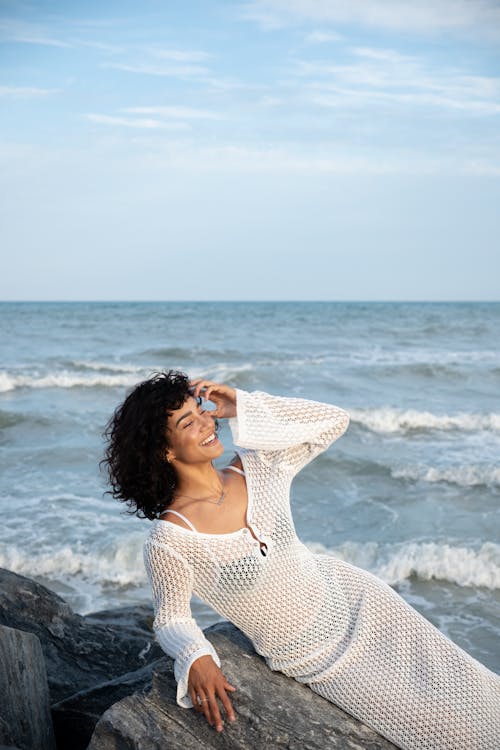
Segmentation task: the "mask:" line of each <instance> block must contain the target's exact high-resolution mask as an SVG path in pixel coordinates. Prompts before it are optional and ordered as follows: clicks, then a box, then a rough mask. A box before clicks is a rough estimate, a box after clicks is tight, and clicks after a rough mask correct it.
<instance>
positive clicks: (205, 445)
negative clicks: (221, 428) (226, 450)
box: [200, 432, 218, 448]
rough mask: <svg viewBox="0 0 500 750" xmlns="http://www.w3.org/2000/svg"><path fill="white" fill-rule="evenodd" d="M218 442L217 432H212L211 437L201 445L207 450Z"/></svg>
mask: <svg viewBox="0 0 500 750" xmlns="http://www.w3.org/2000/svg"><path fill="white" fill-rule="evenodd" d="M217 440H218V438H217V435H216V434H215V432H212V434H211V435H209V436H208V437H207V438H205V440H204V441H203V442H202V443H200V445H202V446H203V447H204V448H205V447H207V446H209V445H213V444H214V443H216V442H217Z"/></svg>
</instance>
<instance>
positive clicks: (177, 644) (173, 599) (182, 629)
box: [144, 539, 235, 731]
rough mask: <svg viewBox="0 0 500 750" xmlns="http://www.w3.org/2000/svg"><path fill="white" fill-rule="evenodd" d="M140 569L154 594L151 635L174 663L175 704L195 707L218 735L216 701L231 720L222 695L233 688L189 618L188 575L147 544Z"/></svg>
mask: <svg viewBox="0 0 500 750" xmlns="http://www.w3.org/2000/svg"><path fill="white" fill-rule="evenodd" d="M144 563H145V567H146V571H147V574H148V578H149V580H150V583H151V588H152V594H153V603H154V609H155V619H154V622H153V629H154V631H155V634H156V638H157V640H158V642H159V644H160V646H161V647H162V649H163V650H164V651H165V652H166V653H167V654H168V655H169V656H171V657H172V658H173V659H174V660H175V663H174V674H175V678H176V680H177V703H178V704H179V705H180V706H182V707H183V708H191V707H192V706H194V708H195V710H196V711H198V712H200V713H203V714H204V715H205V717H206V719H207V721H208V722H209V724H211V725H212V726H215V728H216V729H217V731H220V730H221V729H222V719H221V716H220V711H219V706H218V703H217V698H219V699H220V701H221V703H222V705H223V706H224V708H225V711H226V714H227V716H228V718H229V719H230V720H234V711H233V708H232V705H231V701H230V699H229V696H228V695H227V691H233V690H235V688H234V687H233V686H232V685H230V684H229V683H228V682H227V680H226V679H225V677H224V675H223V673H222V672H221V670H220V660H219V657H218V655H217V652H216V651H215V649H214V647H213V646H212V644H211V643H210V641H208V640H207V639H206V638H205V636H204V634H203V631H202V630H201V628H200V627H199V626H198V625H197V624H196V622H195V620H194V618H193V616H192V614H191V608H190V601H191V592H192V572H191V569H190V567H189V566H188V564H187V563H186V561H184V560H183V558H182V557H181V556H180V555H177V554H176V553H175V552H174V551H173V550H171V549H170V548H169V547H167V546H166V545H163V544H159V543H156V542H154V541H151V540H149V539H148V540H147V541H146V543H145V545H144ZM198 697H199V698H200V699H201V703H200V702H198Z"/></svg>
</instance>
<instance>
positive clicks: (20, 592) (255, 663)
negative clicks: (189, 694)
mask: <svg viewBox="0 0 500 750" xmlns="http://www.w3.org/2000/svg"><path fill="white" fill-rule="evenodd" d="M0 624H5V625H6V626H8V627H14V628H18V629H19V630H22V631H27V632H28V633H33V634H35V635H36V636H38V638H39V639H40V644H41V650H42V651H43V655H44V658H45V663H46V667H47V675H48V683H49V688H50V694H51V701H52V703H55V705H53V706H52V710H53V713H52V715H53V719H54V726H55V728H56V742H57V747H58V750H84V748H86V746H87V743H88V741H89V738H90V737H91V739H90V744H89V745H88V750H166V748H168V749H169V750H170V749H172V750H177V749H178V750H181V749H182V750H191V749H192V750H194V749H195V748H196V750H198V749H199V748H200V747H203V748H234V749H235V750H236V749H237V750H260V748H264V747H272V748H288V750H299V748H300V749H301V750H302V749H304V750H320V748H321V750H323V748H329V750H330V748H331V749H332V750H337V749H338V750H390V748H392V749H394V746H393V745H391V744H390V743H389V742H387V741H386V740H384V739H382V738H381V737H379V736H378V735H377V734H376V733H375V732H373V731H372V730H370V729H368V728H367V727H365V726H363V725H362V724H361V723H360V722H358V721H356V720H355V719H353V718H351V717H350V716H348V715H347V714H345V713H344V712H343V711H341V710H340V709H338V708H336V707H335V706H333V705H332V704H331V703H329V702H328V701H326V700H324V699H323V698H321V697H320V696H318V695H316V694H315V693H313V692H312V691H311V690H310V689H309V688H307V687H305V686H304V685H300V684H299V683H297V682H295V681H294V680H292V679H290V678H288V677H285V676H284V675H282V674H279V673H277V672H271V670H270V669H269V668H268V667H267V665H266V664H265V662H264V660H263V659H262V658H261V657H260V656H258V655H257V654H256V653H255V651H254V649H253V647H252V645H251V643H250V642H249V641H248V639H247V638H245V636H244V635H243V634H242V633H241V632H240V631H239V630H237V629H236V628H235V627H233V626H232V625H230V624H229V623H219V624H217V625H213V626H212V627H211V628H209V629H208V630H207V631H206V633H207V636H208V638H209V639H210V640H211V641H212V642H213V644H214V646H215V648H216V649H217V651H218V652H219V654H220V657H221V660H222V662H223V666H224V673H225V674H226V675H227V677H228V679H229V680H230V681H231V682H232V683H233V684H234V685H235V686H236V687H237V692H236V693H235V694H234V699H233V705H234V707H235V711H236V714H237V720H236V722H235V723H234V724H232V725H231V724H229V723H227V724H226V727H225V728H224V731H223V732H222V733H221V734H218V733H216V732H215V730H213V729H212V728H211V727H209V726H208V724H207V723H206V721H205V719H204V717H203V716H201V715H198V714H195V712H194V711H192V710H191V711H189V710H186V709H182V708H180V707H179V706H177V704H176V700H175V696H176V684H175V679H174V675H173V665H172V660H171V659H169V658H167V657H164V655H163V652H162V651H161V649H160V648H159V647H158V646H157V645H155V644H153V643H152V632H151V624H152V610H151V609H150V608H149V607H126V608H122V609H119V610H112V611H105V612H99V613H95V614H92V615H89V616H87V617H82V616H80V615H77V614H75V613H74V612H73V611H72V610H71V608H70V607H69V606H68V605H67V604H66V603H65V602H64V601H63V600H62V599H61V598H60V597H59V596H57V595H56V594H54V593H53V592H51V591H49V590H48V589H46V588H45V587H44V586H41V585H40V584H38V583H36V582H35V581H32V580H31V579H28V578H25V577H24V576H19V575H16V574H15V573H11V572H10V571H6V570H3V569H1V568H0ZM23 635H26V633H24V634H23ZM96 722H97V725H96ZM46 724H47V726H50V721H49V720H47V722H46ZM2 727H3V729H4V730H5V731H4V734H2V733H1V732H2ZM94 727H95V731H93V730H94ZM92 732H93V734H92ZM91 735H92V736H91ZM1 742H3V743H4V746H14V745H15V746H17V747H18V748H20V750H27V746H26V745H23V744H21V743H20V741H19V738H18V737H17V735H13V734H12V732H11V728H10V725H8V724H7V722H4V723H3V724H2V719H0V743H1ZM32 747H33V748H35V747H38V746H37V745H33V746H32ZM0 750H2V747H1V746H0ZM30 750H31V748H30Z"/></svg>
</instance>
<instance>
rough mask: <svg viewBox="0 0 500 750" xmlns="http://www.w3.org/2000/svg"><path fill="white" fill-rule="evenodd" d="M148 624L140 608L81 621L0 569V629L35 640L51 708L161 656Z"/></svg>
mask: <svg viewBox="0 0 500 750" xmlns="http://www.w3.org/2000/svg"><path fill="white" fill-rule="evenodd" d="M151 622H152V612H151V610H150V609H149V608H146V607H140V608H124V609H123V610H118V611H116V612H101V613H97V614H95V615H92V617H82V616H81V615H77V614H76V613H75V612H73V611H72V609H71V608H70V607H69V605H68V604H66V602H65V601H64V600H63V599H61V598H60V597H59V596H57V594H55V593H54V592H52V591H49V589H47V588H45V586H42V585H41V584H39V583H36V582H35V581H33V580H31V579H30V578H25V577H24V576H20V575H17V574H16V573H12V572H11V571H8V570H5V569H3V568H0V624H1V625H6V626H7V627H10V628H17V629H18V630H24V631H26V632H29V633H33V634H34V635H36V636H38V638H39V639H40V643H41V646H42V650H43V654H44V657H45V664H46V668H47V677H48V683H49V690H50V698H51V702H52V703H54V702H57V701H61V700H63V699H64V698H66V697H68V696H70V695H73V694H74V693H76V692H78V691H80V690H84V689H85V688H89V687H92V686H95V685H97V684H99V683H102V682H108V681H109V680H111V679H113V678H114V677H118V676H119V675H122V674H126V673H128V672H131V671H133V670H136V669H139V668H140V667H143V666H144V665H145V664H147V663H149V662H152V661H154V660H155V659H158V658H159V657H160V656H162V651H161V649H160V648H159V646H157V645H155V644H153V638H152V632H151Z"/></svg>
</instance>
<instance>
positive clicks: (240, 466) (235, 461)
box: [229, 454, 243, 471]
mask: <svg viewBox="0 0 500 750" xmlns="http://www.w3.org/2000/svg"><path fill="white" fill-rule="evenodd" d="M229 466H235V467H236V468H237V469H241V471H243V463H242V461H241V458H240V457H239V456H238V454H236V455H235V457H234V458H233V459H232V460H231V461H230V462H229Z"/></svg>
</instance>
